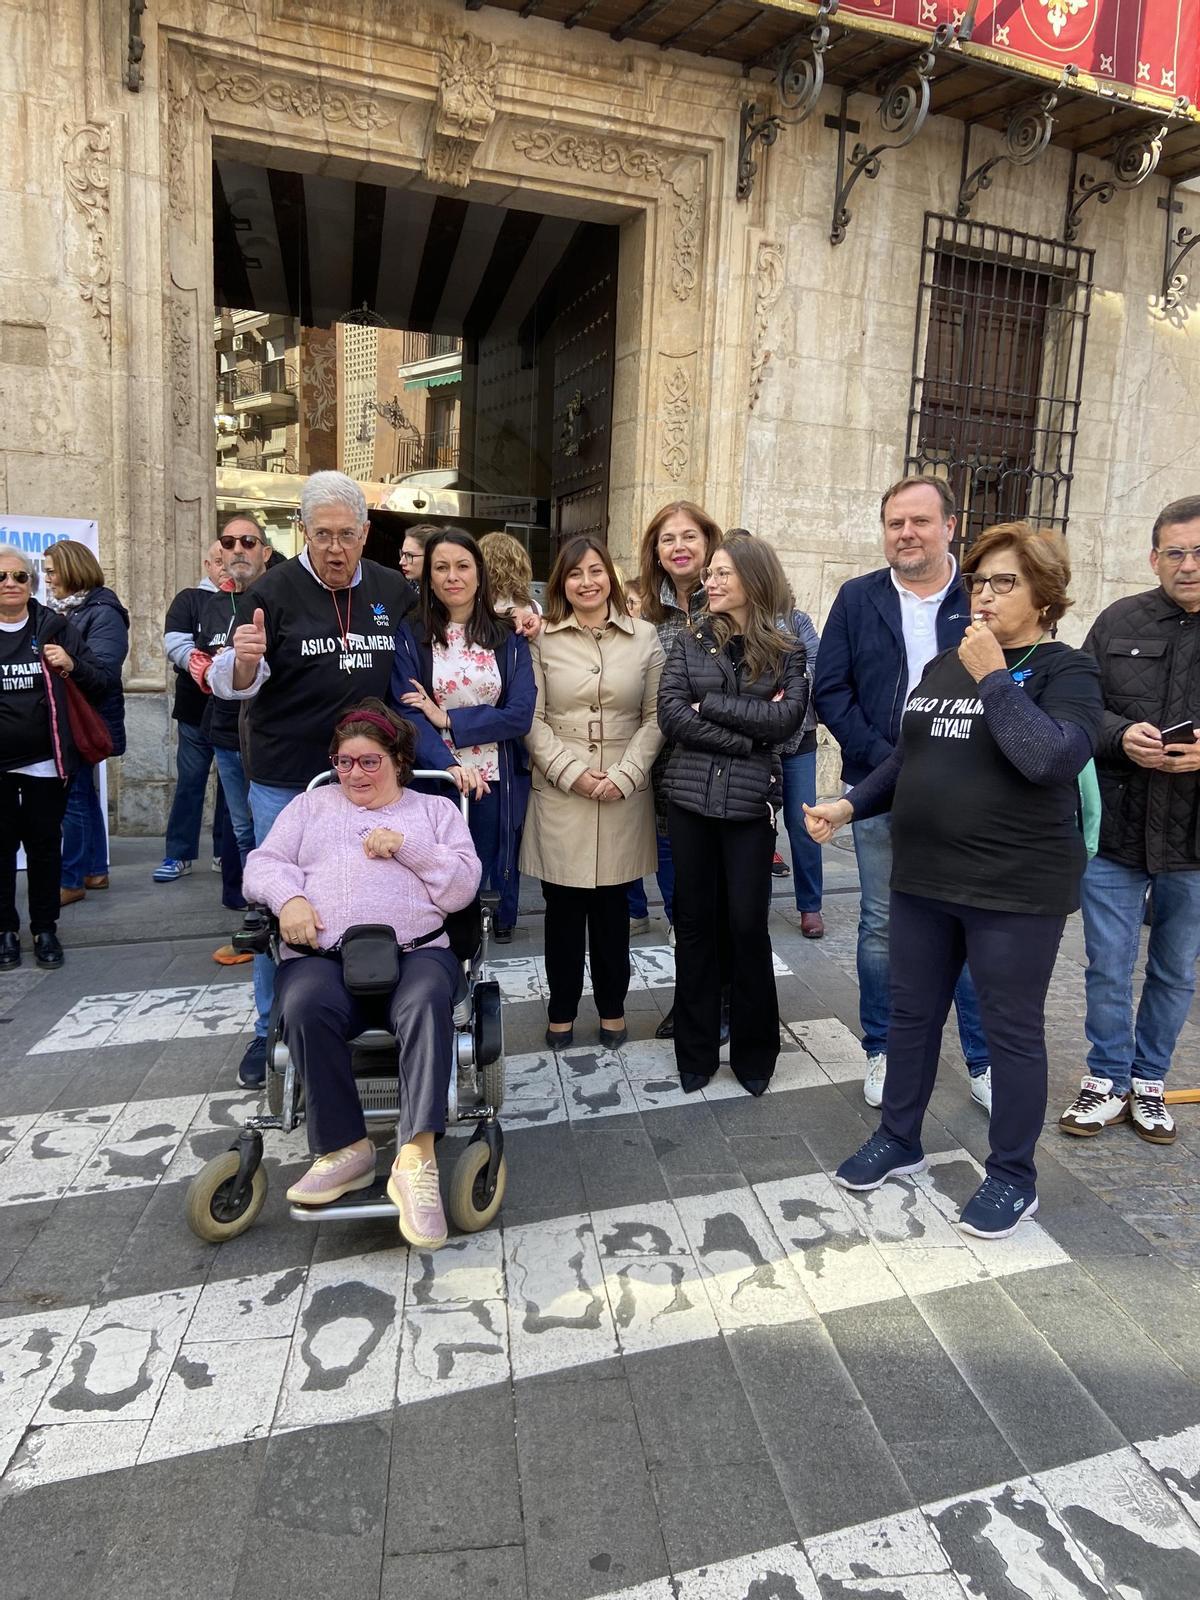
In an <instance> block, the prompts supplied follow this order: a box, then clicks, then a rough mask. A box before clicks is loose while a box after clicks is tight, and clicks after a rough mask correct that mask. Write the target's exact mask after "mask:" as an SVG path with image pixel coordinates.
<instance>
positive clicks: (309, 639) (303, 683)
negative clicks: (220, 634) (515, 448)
mask: <svg viewBox="0 0 1200 1600" xmlns="http://www.w3.org/2000/svg"><path fill="white" fill-rule="evenodd" d="M300 526H301V531H302V532H303V534H304V548H303V550H301V552H300V554H299V555H298V556H296V557H295V558H294V559H293V560H291V561H285V562H283V563H282V565H280V566H277V567H273V568H272V569H271V570H270V571H268V572H266V573H264V574H263V576H262V577H261V578H260V579H259V580H258V582H257V583H255V584H254V586H253V588H251V589H249V590H247V592H246V593H245V594H243V595H242V596H240V598H239V600H238V626H237V628H235V629H234V632H233V638H232V644H233V648H232V649H231V650H225V651H223V652H222V654H220V655H219V656H217V657H216V658H215V660H214V661H213V664H212V668H211V669H210V671H209V675H208V682H209V687H210V688H211V689H212V691H213V693H214V694H215V695H216V696H217V697H218V698H219V699H223V700H247V701H248V702H249V706H248V709H247V713H246V728H245V754H246V772H247V776H248V778H249V780H250V811H251V814H252V816H253V818H254V839H255V843H256V844H260V845H261V844H262V843H263V841H264V840H265V839H266V837H267V834H268V833H269V832H270V831H271V825H272V823H273V822H274V821H275V818H276V817H277V816H278V815H279V813H280V812H281V811H282V810H283V808H284V806H285V805H287V803H288V801H289V800H291V799H293V798H294V797H295V796H296V795H297V794H299V793H300V792H301V790H302V789H304V788H305V786H306V785H307V784H308V782H309V780H310V779H311V778H313V777H315V776H316V774H317V773H318V772H321V771H323V770H324V769H325V768H326V767H327V766H328V764H329V756H328V749H329V739H330V735H331V733H332V731H333V725H334V723H335V722H336V721H337V719H338V717H339V716H340V715H341V713H342V712H343V711H345V710H346V709H347V708H348V707H350V706H352V705H357V704H358V703H359V702H360V701H362V700H364V699H365V698H366V697H367V696H369V695H376V696H378V697H379V698H380V699H382V698H383V697H384V696H385V695H386V693H387V687H388V681H389V679H390V676H391V670H392V661H393V657H394V655H395V642H394V636H395V632H396V629H397V627H398V626H399V624H400V621H401V619H402V618H403V617H404V616H405V614H406V613H407V612H408V611H409V610H410V609H411V608H412V605H413V593H412V590H411V588H410V587H409V585H408V584H407V583H406V582H405V580H404V579H403V578H402V577H401V576H400V574H399V573H398V572H392V571H389V569H388V568H387V567H381V566H379V565H378V564H377V563H376V562H374V561H364V560H363V557H362V548H363V544H364V542H365V540H366V537H367V503H366V500H365V499H364V498H363V492H362V490H361V489H360V488H359V486H358V484H357V483H355V482H354V480H353V478H348V477H347V476H346V475H345V473H343V472H314V473H313V474H312V476H311V477H310V478H309V479H308V481H307V482H306V483H305V485H304V492H303V494H302V495H301V497H300ZM273 992H274V969H273V967H272V964H271V961H270V958H269V957H266V956H259V957H257V958H256V959H255V963H254V998H255V1003H256V1005H257V1007H258V1019H257V1022H256V1024H255V1036H254V1039H253V1040H252V1041H251V1043H250V1045H249V1046H248V1048H247V1050H246V1053H245V1055H244V1056H243V1057H242V1063H241V1066H240V1068H239V1069H238V1081H239V1082H240V1083H241V1084H242V1085H243V1086H244V1087H246V1088H258V1087H259V1086H260V1085H261V1084H262V1083H263V1081H264V1080H265V1077H266V1040H267V1025H268V1021H269V1018H270V1012H271V1000H272V995H273Z"/></svg>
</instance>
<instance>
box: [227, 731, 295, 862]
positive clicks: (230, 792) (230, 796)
mask: <svg viewBox="0 0 1200 1600" xmlns="http://www.w3.org/2000/svg"><path fill="white" fill-rule="evenodd" d="M213 759H214V760H215V761H216V763H217V771H218V772H219V773H220V775H221V791H222V793H223V794H224V796H225V806H226V809H227V810H228V812H229V821H230V823H231V824H232V826H233V834H234V838H235V839H236V840H237V846H238V852H239V854H240V855H241V858H242V865H243V866H245V865H246V857H247V856H248V855H249V854H250V852H251V850H253V849H254V846H255V843H256V842H257V841H256V840H255V837H254V818H253V817H252V816H251V815H250V782H249V779H248V778H247V777H246V774H245V772H244V771H243V769H242V758H241V755H240V753H239V752H238V751H237V750H216V749H214V750H213ZM289 792H290V791H289Z"/></svg>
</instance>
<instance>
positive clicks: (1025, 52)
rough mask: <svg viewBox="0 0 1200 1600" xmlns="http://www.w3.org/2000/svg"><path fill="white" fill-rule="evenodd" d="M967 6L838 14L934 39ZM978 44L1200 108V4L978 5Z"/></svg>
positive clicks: (944, 3) (1093, 0)
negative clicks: (1184, 99) (917, 31)
mask: <svg viewBox="0 0 1200 1600" xmlns="http://www.w3.org/2000/svg"><path fill="white" fill-rule="evenodd" d="M964 3H965V0H957V3H953V0H842V4H841V7H840V9H839V15H844V16H846V17H847V19H849V17H850V16H860V17H871V18H873V19H875V20H877V21H880V22H895V23H899V24H901V25H905V26H908V27H913V28H919V29H921V30H922V32H929V33H932V32H933V30H934V29H935V28H936V27H938V25H939V24H941V23H954V22H961V21H962V16H963V7H964ZM972 39H973V42H974V43H975V44H981V45H987V46H989V47H991V48H992V49H995V50H999V51H1004V52H1005V53H1006V54H1008V55H1011V56H1015V57H1016V58H1017V60H1018V63H1019V62H1020V60H1021V59H1024V60H1025V61H1036V62H1040V63H1041V64H1042V65H1044V66H1050V67H1065V66H1068V65H1071V66H1075V67H1078V68H1079V70H1080V71H1081V72H1088V73H1091V75H1092V76H1093V77H1094V78H1096V79H1098V80H1099V81H1100V82H1101V83H1111V84H1113V85H1114V86H1121V87H1127V88H1132V89H1135V90H1141V91H1142V92H1148V91H1149V92H1153V93H1154V94H1157V95H1162V96H1165V97H1166V98H1168V99H1171V100H1174V99H1175V98H1177V97H1178V96H1179V95H1186V96H1187V97H1188V99H1189V100H1190V101H1191V102H1192V103H1193V105H1195V104H1197V103H1198V102H1200V0H979V7H978V10H977V12H976V16H975V32H974V34H973V36H972Z"/></svg>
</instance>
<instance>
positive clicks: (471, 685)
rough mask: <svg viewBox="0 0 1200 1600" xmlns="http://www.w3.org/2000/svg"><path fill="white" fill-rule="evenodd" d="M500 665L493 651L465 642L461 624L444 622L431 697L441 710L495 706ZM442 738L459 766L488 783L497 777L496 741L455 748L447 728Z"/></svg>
mask: <svg viewBox="0 0 1200 1600" xmlns="http://www.w3.org/2000/svg"><path fill="white" fill-rule="evenodd" d="M501 688H502V685H501V682H500V668H499V667H498V666H497V665H496V652H495V651H494V650H485V649H483V648H482V647H481V646H479V645H474V644H468V643H467V634H466V629H465V628H464V627H462V625H461V624H460V623H457V622H448V623H447V624H446V643H445V645H444V646H443V645H440V644H438V643H437V642H436V641H435V642H434V646H433V698H434V699H435V700H436V701H437V703H438V705H439V706H440V707H441V708H442V710H443V711H453V710H454V709H455V708H456V707H458V706H494V705H497V704H498V703H499V700H500V691H501ZM442 738H443V739H444V740H445V741H446V744H447V745H448V746H449V747H450V749H451V750H453V751H454V754H455V757H456V759H457V762H458V765H459V766H461V767H470V768H472V769H473V770H475V771H476V772H482V773H483V776H484V777H485V778H486V779H487V781H488V782H489V783H491V782H496V781H498V780H499V778H500V750H499V746H498V745H495V744H473V745H467V746H465V747H464V748H462V749H458V748H456V746H455V744H454V741H453V739H452V738H451V736H450V730H449V729H448V728H446V729H444V730H443V731H442Z"/></svg>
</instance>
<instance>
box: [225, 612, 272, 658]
mask: <svg viewBox="0 0 1200 1600" xmlns="http://www.w3.org/2000/svg"><path fill="white" fill-rule="evenodd" d="M266 653H267V624H266V618H265V617H264V616H263V613H262V611H261V610H257V611H255V613H254V619H253V621H251V622H243V623H242V625H241V626H240V627H238V628H235V629H234V630H233V654H234V659H235V660H236V661H237V663H238V665H239V666H247V667H250V668H256V667H257V666H258V663H259V662H260V661H261V660H262V658H263V657H264V656H265V655H266Z"/></svg>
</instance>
